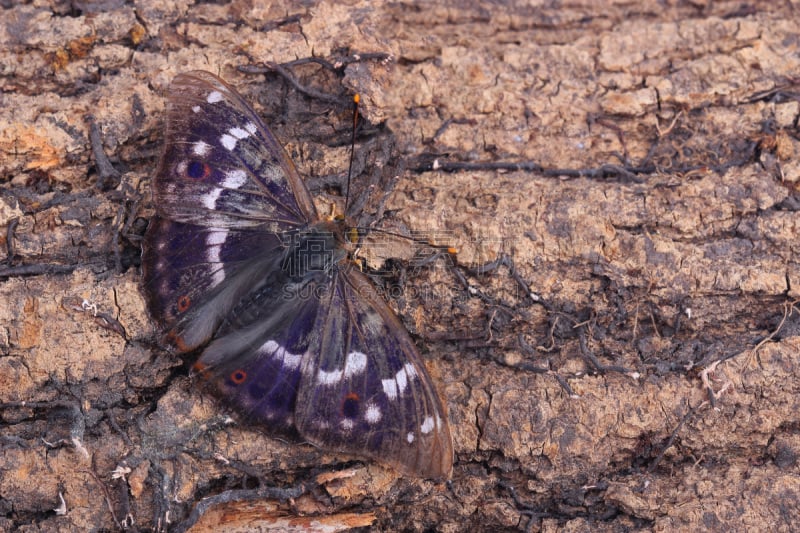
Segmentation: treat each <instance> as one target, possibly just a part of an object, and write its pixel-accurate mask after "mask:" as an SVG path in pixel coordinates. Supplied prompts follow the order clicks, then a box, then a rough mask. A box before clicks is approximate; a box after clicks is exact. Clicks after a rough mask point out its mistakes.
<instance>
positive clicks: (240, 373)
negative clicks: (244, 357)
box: [230, 369, 247, 385]
mask: <svg viewBox="0 0 800 533" xmlns="http://www.w3.org/2000/svg"><path fill="white" fill-rule="evenodd" d="M246 379H247V372H245V371H244V370H241V369H240V370H234V371H233V372H231V375H230V380H231V383H233V384H234V385H241V384H242V383H244V380H246Z"/></svg>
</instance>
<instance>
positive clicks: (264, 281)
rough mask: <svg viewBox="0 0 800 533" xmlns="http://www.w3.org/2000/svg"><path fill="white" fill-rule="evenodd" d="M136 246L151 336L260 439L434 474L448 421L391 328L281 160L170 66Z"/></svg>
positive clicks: (230, 103) (229, 101) (441, 470)
mask: <svg viewBox="0 0 800 533" xmlns="http://www.w3.org/2000/svg"><path fill="white" fill-rule="evenodd" d="M166 107H167V109H166V134H165V147H164V151H163V154H162V157H161V160H160V163H159V166H158V169H157V171H156V175H155V178H154V179H153V184H152V188H153V201H154V204H155V209H156V215H155V216H154V218H153V219H152V220H151V221H150V223H149V226H148V229H147V232H146V234H145V238H144V242H143V247H142V248H143V250H142V275H143V286H144V291H145V293H146V296H147V301H148V307H149V310H150V313H151V315H152V316H153V317H154V318H155V320H156V322H157V323H158V325H159V327H160V328H161V329H162V330H163V331H164V336H163V339H164V342H165V344H168V345H169V346H170V347H171V348H172V349H173V350H175V351H178V352H180V353H186V352H191V351H194V350H201V349H202V353H201V354H200V356H199V358H198V359H197V362H196V363H195V365H194V367H193V368H194V371H195V372H197V373H198V374H199V375H200V376H201V377H202V378H204V380H205V381H206V383H207V384H208V385H209V386H210V387H211V388H212V389H213V391H214V392H216V394H217V395H218V396H219V397H220V398H222V399H223V400H224V401H225V402H227V403H228V404H229V405H231V406H232V407H233V408H234V409H235V410H238V411H239V412H241V413H243V414H244V415H245V418H246V419H247V420H251V421H254V422H256V423H259V424H261V425H263V426H265V427H266V428H267V429H268V431H269V433H271V434H274V435H279V436H285V437H290V438H295V439H299V440H304V441H307V442H310V443H312V444H314V445H316V446H318V447H319V448H322V449H325V450H329V451H333V452H340V453H344V454H351V455H355V456H360V457H365V458H369V459H374V460H377V461H379V462H383V463H386V464H388V465H390V466H392V467H394V468H395V469H397V470H399V471H400V472H402V473H406V474H410V475H414V476H419V477H425V478H431V479H436V478H449V476H450V474H451V471H452V463H453V445H452V440H451V436H450V429H449V426H448V422H447V417H446V414H445V411H444V409H443V407H442V403H441V400H440V399H439V396H438V395H437V392H436V389H435V387H434V385H433V382H432V381H431V378H430V376H429V375H428V372H427V371H426V369H425V366H424V363H423V362H422V359H421V357H420V355H419V353H418V352H417V349H416V347H415V345H414V343H413V341H412V339H411V337H410V336H409V334H408V332H407V331H406V330H405V328H404V326H403V325H402V323H401V322H400V321H399V320H398V318H397V317H396V316H395V315H394V313H393V312H392V310H391V309H390V308H389V306H388V305H387V304H386V302H385V301H384V300H383V299H382V297H381V296H380V295H379V294H378V293H377V291H376V290H375V288H374V286H373V285H372V283H371V282H370V281H369V279H368V278H367V277H366V276H365V275H364V274H363V273H362V272H361V271H360V269H359V268H358V265H357V264H356V263H355V261H354V260H353V253H354V249H355V246H356V244H355V243H354V242H353V241H354V240H357V239H354V232H353V231H351V230H350V229H349V228H351V227H352V226H348V225H347V223H346V222H345V221H344V220H343V219H342V217H339V218H334V219H331V220H329V219H327V218H323V217H320V215H319V214H318V213H317V210H316V208H315V206H314V202H313V199H312V197H311V194H310V192H309V190H308V189H307V187H306V186H305V184H304V182H303V180H302V179H301V178H300V175H299V174H298V172H297V170H296V169H295V167H294V165H293V164H292V162H291V160H290V159H289V157H288V156H287V154H286V153H285V151H284V150H283V148H282V146H281V145H280V144H279V142H278V141H277V140H276V139H275V137H274V136H273V134H272V133H271V132H270V130H269V129H268V128H267V127H266V126H265V125H264V123H263V122H262V121H261V120H260V119H259V117H258V115H257V114H256V113H255V111H254V110H253V109H252V108H251V107H250V106H249V105H248V104H247V103H246V102H245V100H244V99H243V98H242V97H241V96H240V95H239V94H238V93H237V92H236V90H234V89H233V88H232V87H231V86H229V85H228V84H227V83H225V82H224V81H223V80H222V79H220V78H219V77H217V76H215V75H213V74H210V73H208V72H203V71H192V72H187V73H183V74H179V75H178V76H176V77H175V79H174V80H173V81H172V83H171V85H170V87H169V90H168V96H167V106H166Z"/></svg>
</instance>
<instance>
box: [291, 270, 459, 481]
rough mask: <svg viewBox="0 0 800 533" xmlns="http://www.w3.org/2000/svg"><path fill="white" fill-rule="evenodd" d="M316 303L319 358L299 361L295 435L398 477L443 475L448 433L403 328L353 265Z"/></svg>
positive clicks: (448, 460) (448, 454) (447, 457)
mask: <svg viewBox="0 0 800 533" xmlns="http://www.w3.org/2000/svg"><path fill="white" fill-rule="evenodd" d="M321 301H322V305H321V307H320V313H319V315H318V317H317V324H316V329H317V331H318V332H319V334H320V338H319V343H320V344H319V347H318V350H319V353H318V354H315V357H311V358H309V359H308V360H307V361H304V366H303V379H302V380H301V381H300V390H299V394H300V397H301V398H303V399H304V401H303V402H302V403H298V405H297V408H296V412H295V421H296V424H297V427H298V430H299V432H300V434H301V435H302V436H303V437H305V438H307V439H308V440H310V441H311V442H314V443H316V444H318V445H320V446H324V447H326V448H330V449H334V450H338V451H346V452H350V453H358V454H359V455H365V456H367V457H371V458H373V459H377V460H380V461H383V462H388V463H390V464H392V465H393V466H395V467H397V468H398V469H400V470H402V471H404V472H408V473H412V474H416V475H420V474H422V475H425V476H429V477H434V478H439V477H449V475H450V469H451V466H452V459H453V457H452V453H453V452H452V444H451V438H450V432H449V428H448V426H447V422H446V420H445V418H444V415H443V414H442V413H443V410H442V406H441V403H440V402H439V398H438V396H437V394H436V391H435V389H434V387H433V384H432V383H431V380H430V378H429V376H428V372H427V371H426V370H425V367H424V365H423V363H422V360H421V358H420V357H419V355H418V354H417V350H416V348H415V346H414V344H413V342H412V340H411V338H410V337H409V336H408V334H407V333H406V331H405V329H404V328H403V327H402V325H401V324H400V323H399V321H397V319H396V318H395V316H394V314H393V313H392V312H391V311H390V310H389V308H388V307H387V306H386V304H385V303H384V302H383V300H382V299H381V298H380V297H379V296H378V295H377V294H376V293H375V291H374V288H373V287H372V285H371V284H370V282H369V281H368V280H367V279H366V278H365V277H364V275H363V274H361V272H360V271H358V270H357V268H355V267H354V265H352V264H350V265H346V266H345V267H344V268H343V269H342V270H341V271H339V272H338V273H337V275H336V277H335V281H334V283H333V284H332V286H331V287H330V289H329V292H328V293H327V294H326V295H324V296H323V298H322V300H321Z"/></svg>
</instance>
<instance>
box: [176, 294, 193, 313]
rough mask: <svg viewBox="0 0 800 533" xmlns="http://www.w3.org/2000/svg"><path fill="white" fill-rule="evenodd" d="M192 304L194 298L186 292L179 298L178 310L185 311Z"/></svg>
mask: <svg viewBox="0 0 800 533" xmlns="http://www.w3.org/2000/svg"><path fill="white" fill-rule="evenodd" d="M191 306H192V299H191V298H189V297H188V296H186V295H185V294H184V295H183V296H181V297H180V298H178V312H179V313H185V312H186V311H187V310H188V309H189V308H190V307H191Z"/></svg>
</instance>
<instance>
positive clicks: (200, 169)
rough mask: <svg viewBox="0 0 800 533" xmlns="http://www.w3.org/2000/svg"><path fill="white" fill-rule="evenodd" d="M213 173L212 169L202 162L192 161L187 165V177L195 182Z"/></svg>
mask: <svg viewBox="0 0 800 533" xmlns="http://www.w3.org/2000/svg"><path fill="white" fill-rule="evenodd" d="M210 173H211V168H210V167H209V166H208V165H207V164H205V163H203V162H201V161H190V162H189V164H188V165H186V175H187V176H188V177H190V178H192V179H195V180H201V179H205V178H207V177H208V175H209V174H210Z"/></svg>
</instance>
